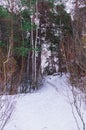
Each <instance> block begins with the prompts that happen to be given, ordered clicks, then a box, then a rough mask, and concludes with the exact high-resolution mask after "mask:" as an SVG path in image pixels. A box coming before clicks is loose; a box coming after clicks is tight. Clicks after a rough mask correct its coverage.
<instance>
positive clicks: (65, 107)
mask: <svg viewBox="0 0 86 130" xmlns="http://www.w3.org/2000/svg"><path fill="white" fill-rule="evenodd" d="M71 104H72V106H71ZM81 109H82V112H83V119H84V122H85V123H86V106H85V105H83V104H82V107H81ZM73 113H74V115H75V116H74V115H73ZM77 123H78V127H77ZM4 130H83V125H82V121H81V120H80V117H79V116H78V114H77V112H76V109H75V108H74V106H73V98H72V93H71V90H70V87H68V83H67V78H66V76H65V75H63V77H59V76H58V75H57V76H48V77H46V78H45V81H44V85H43V87H42V88H41V89H40V90H38V91H37V92H35V93H31V94H25V95H20V96H19V97H17V103H16V105H15V110H14V112H13V114H12V116H11V118H10V120H9V122H8V123H7V125H6V126H5V128H4Z"/></svg>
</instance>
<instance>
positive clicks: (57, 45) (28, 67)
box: [0, 0, 86, 130]
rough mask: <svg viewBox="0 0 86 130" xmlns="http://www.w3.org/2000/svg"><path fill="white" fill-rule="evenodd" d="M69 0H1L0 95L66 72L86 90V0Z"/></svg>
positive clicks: (31, 87) (33, 88)
mask: <svg viewBox="0 0 86 130" xmlns="http://www.w3.org/2000/svg"><path fill="white" fill-rule="evenodd" d="M68 1H69V0H0V96H2V95H15V94H21V93H23V94H25V93H33V92H35V91H38V90H39V89H41V86H42V85H43V82H44V81H43V79H44V77H46V76H50V75H53V76H56V75H58V76H60V77H62V76H63V75H64V74H68V75H69V76H68V80H69V84H70V85H71V86H72V87H73V89H74V88H76V89H79V90H80V91H82V93H84V94H85V95H86V0H72V1H71V4H72V6H71V5H70V3H69V4H68V5H66V3H67V2H68ZM68 10H70V11H68ZM48 54H49V56H48ZM44 59H45V63H44ZM83 130H85V129H83Z"/></svg>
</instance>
